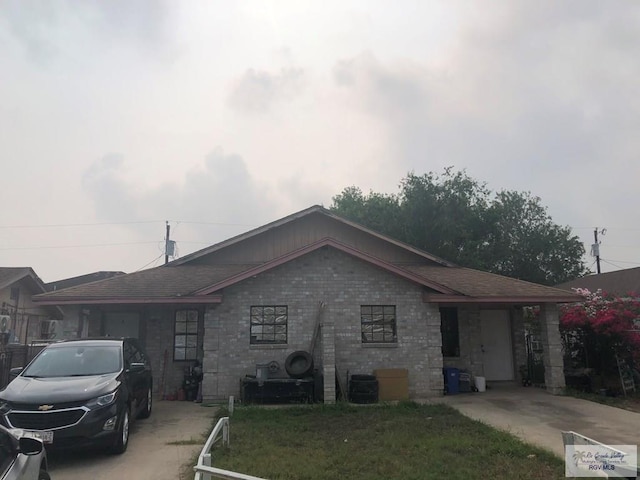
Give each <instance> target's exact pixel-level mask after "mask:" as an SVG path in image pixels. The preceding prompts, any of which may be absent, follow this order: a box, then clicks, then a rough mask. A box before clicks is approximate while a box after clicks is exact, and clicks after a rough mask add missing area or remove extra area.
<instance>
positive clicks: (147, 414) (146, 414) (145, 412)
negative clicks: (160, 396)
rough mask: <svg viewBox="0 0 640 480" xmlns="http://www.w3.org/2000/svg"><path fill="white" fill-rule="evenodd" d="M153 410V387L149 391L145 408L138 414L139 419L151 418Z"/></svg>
mask: <svg viewBox="0 0 640 480" xmlns="http://www.w3.org/2000/svg"><path fill="white" fill-rule="evenodd" d="M152 408H153V390H152V388H151V386H149V389H148V390H147V401H146V402H145V405H144V408H143V409H142V411H141V412H140V413H139V414H138V418H149V417H150V416H151V409H152Z"/></svg>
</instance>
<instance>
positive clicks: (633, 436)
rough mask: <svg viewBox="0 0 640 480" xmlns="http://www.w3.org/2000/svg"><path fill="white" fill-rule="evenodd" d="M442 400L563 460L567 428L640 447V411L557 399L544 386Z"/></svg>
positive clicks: (507, 388)
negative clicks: (564, 437) (541, 387)
mask: <svg viewBox="0 0 640 480" xmlns="http://www.w3.org/2000/svg"><path fill="white" fill-rule="evenodd" d="M442 402H443V403H446V404H448V405H450V406H452V407H454V408H455V409H457V410H459V411H460V412H461V413H463V414H464V415H466V416H468V417H471V418H473V419H476V420H480V421H482V422H484V423H486V424H488V425H491V426H493V427H496V428H499V429H501V430H506V431H507V432H509V433H511V434H513V435H515V436H517V437H519V438H521V439H522V440H524V441H526V442H528V443H532V444H534V445H538V446H540V447H543V448H546V449H547V450H551V451H552V452H554V453H555V454H557V455H558V456H560V457H561V458H564V445H563V443H562V436H561V434H560V432H561V431H562V430H573V431H574V432H577V433H580V434H582V435H586V436H587V437H590V438H592V439H594V440H597V441H599V442H602V443H606V444H608V445H638V443H640V413H634V412H629V411H627V410H622V409H619V408H615V407H609V406H607V405H602V404H599V403H594V402H589V401H587V400H581V399H578V398H573V397H565V396H557V395H551V394H549V393H547V392H546V391H545V390H541V389H539V388H534V387H517V386H500V387H494V388H492V389H491V390H487V391H486V392H483V393H470V394H460V395H451V396H446V397H443V399H442Z"/></svg>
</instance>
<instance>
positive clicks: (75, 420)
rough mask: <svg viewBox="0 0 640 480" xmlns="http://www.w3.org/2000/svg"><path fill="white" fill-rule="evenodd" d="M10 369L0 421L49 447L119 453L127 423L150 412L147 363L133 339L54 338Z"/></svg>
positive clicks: (2, 395)
mask: <svg viewBox="0 0 640 480" xmlns="http://www.w3.org/2000/svg"><path fill="white" fill-rule="evenodd" d="M12 373H13V374H17V376H16V378H15V379H14V380H13V381H12V382H11V383H9V385H8V386H7V387H6V388H5V389H4V390H2V391H1V392H0V420H1V421H2V423H3V424H4V425H5V426H7V427H9V428H20V429H23V430H25V431H30V432H36V435H38V436H39V438H41V439H42V441H43V442H44V444H45V445H46V447H47V448H54V449H58V448H79V447H85V446H93V445H99V446H104V447H107V448H109V449H110V450H111V451H112V452H113V453H123V452H124V451H125V450H126V449H127V445H128V443H129V425H130V423H131V422H132V421H133V420H134V419H135V418H147V417H149V415H151V406H152V392H153V380H152V376H151V366H150V363H149V359H148V358H147V355H146V354H145V353H144V351H143V350H142V348H141V347H140V345H139V344H138V342H137V341H136V340H135V339H129V338H122V339H113V338H106V339H105V338H101V339H82V340H68V341H63V342H58V343H54V344H51V345H49V346H47V347H46V348H45V349H44V350H42V351H41V352H40V353H39V354H38V355H37V356H36V357H35V358H34V359H33V360H32V361H31V362H30V363H29V365H27V366H26V367H25V368H24V369H15V370H14V371H12Z"/></svg>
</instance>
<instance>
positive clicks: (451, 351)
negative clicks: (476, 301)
mask: <svg viewBox="0 0 640 480" xmlns="http://www.w3.org/2000/svg"><path fill="white" fill-rule="evenodd" d="M440 331H441V332H442V356H443V357H459V356H460V334H459V332H458V309H457V308H451V307H448V308H441V309H440Z"/></svg>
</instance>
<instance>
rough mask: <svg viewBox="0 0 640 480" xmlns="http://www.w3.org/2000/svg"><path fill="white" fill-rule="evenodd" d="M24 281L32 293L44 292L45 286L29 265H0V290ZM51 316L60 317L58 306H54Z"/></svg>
mask: <svg viewBox="0 0 640 480" xmlns="http://www.w3.org/2000/svg"><path fill="white" fill-rule="evenodd" d="M22 281H24V282H26V283H27V284H28V285H29V288H30V289H31V290H32V291H33V292H34V294H38V293H43V292H46V288H45V286H44V283H42V280H40V277H38V275H36V272H35V271H34V270H33V268H31V267H0V290H4V289H5V288H9V287H11V286H12V285H14V284H16V283H18V282H22ZM52 311H53V316H54V317H55V318H62V316H63V312H62V310H60V309H59V308H57V307H56V308H54V309H53V310H52Z"/></svg>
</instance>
